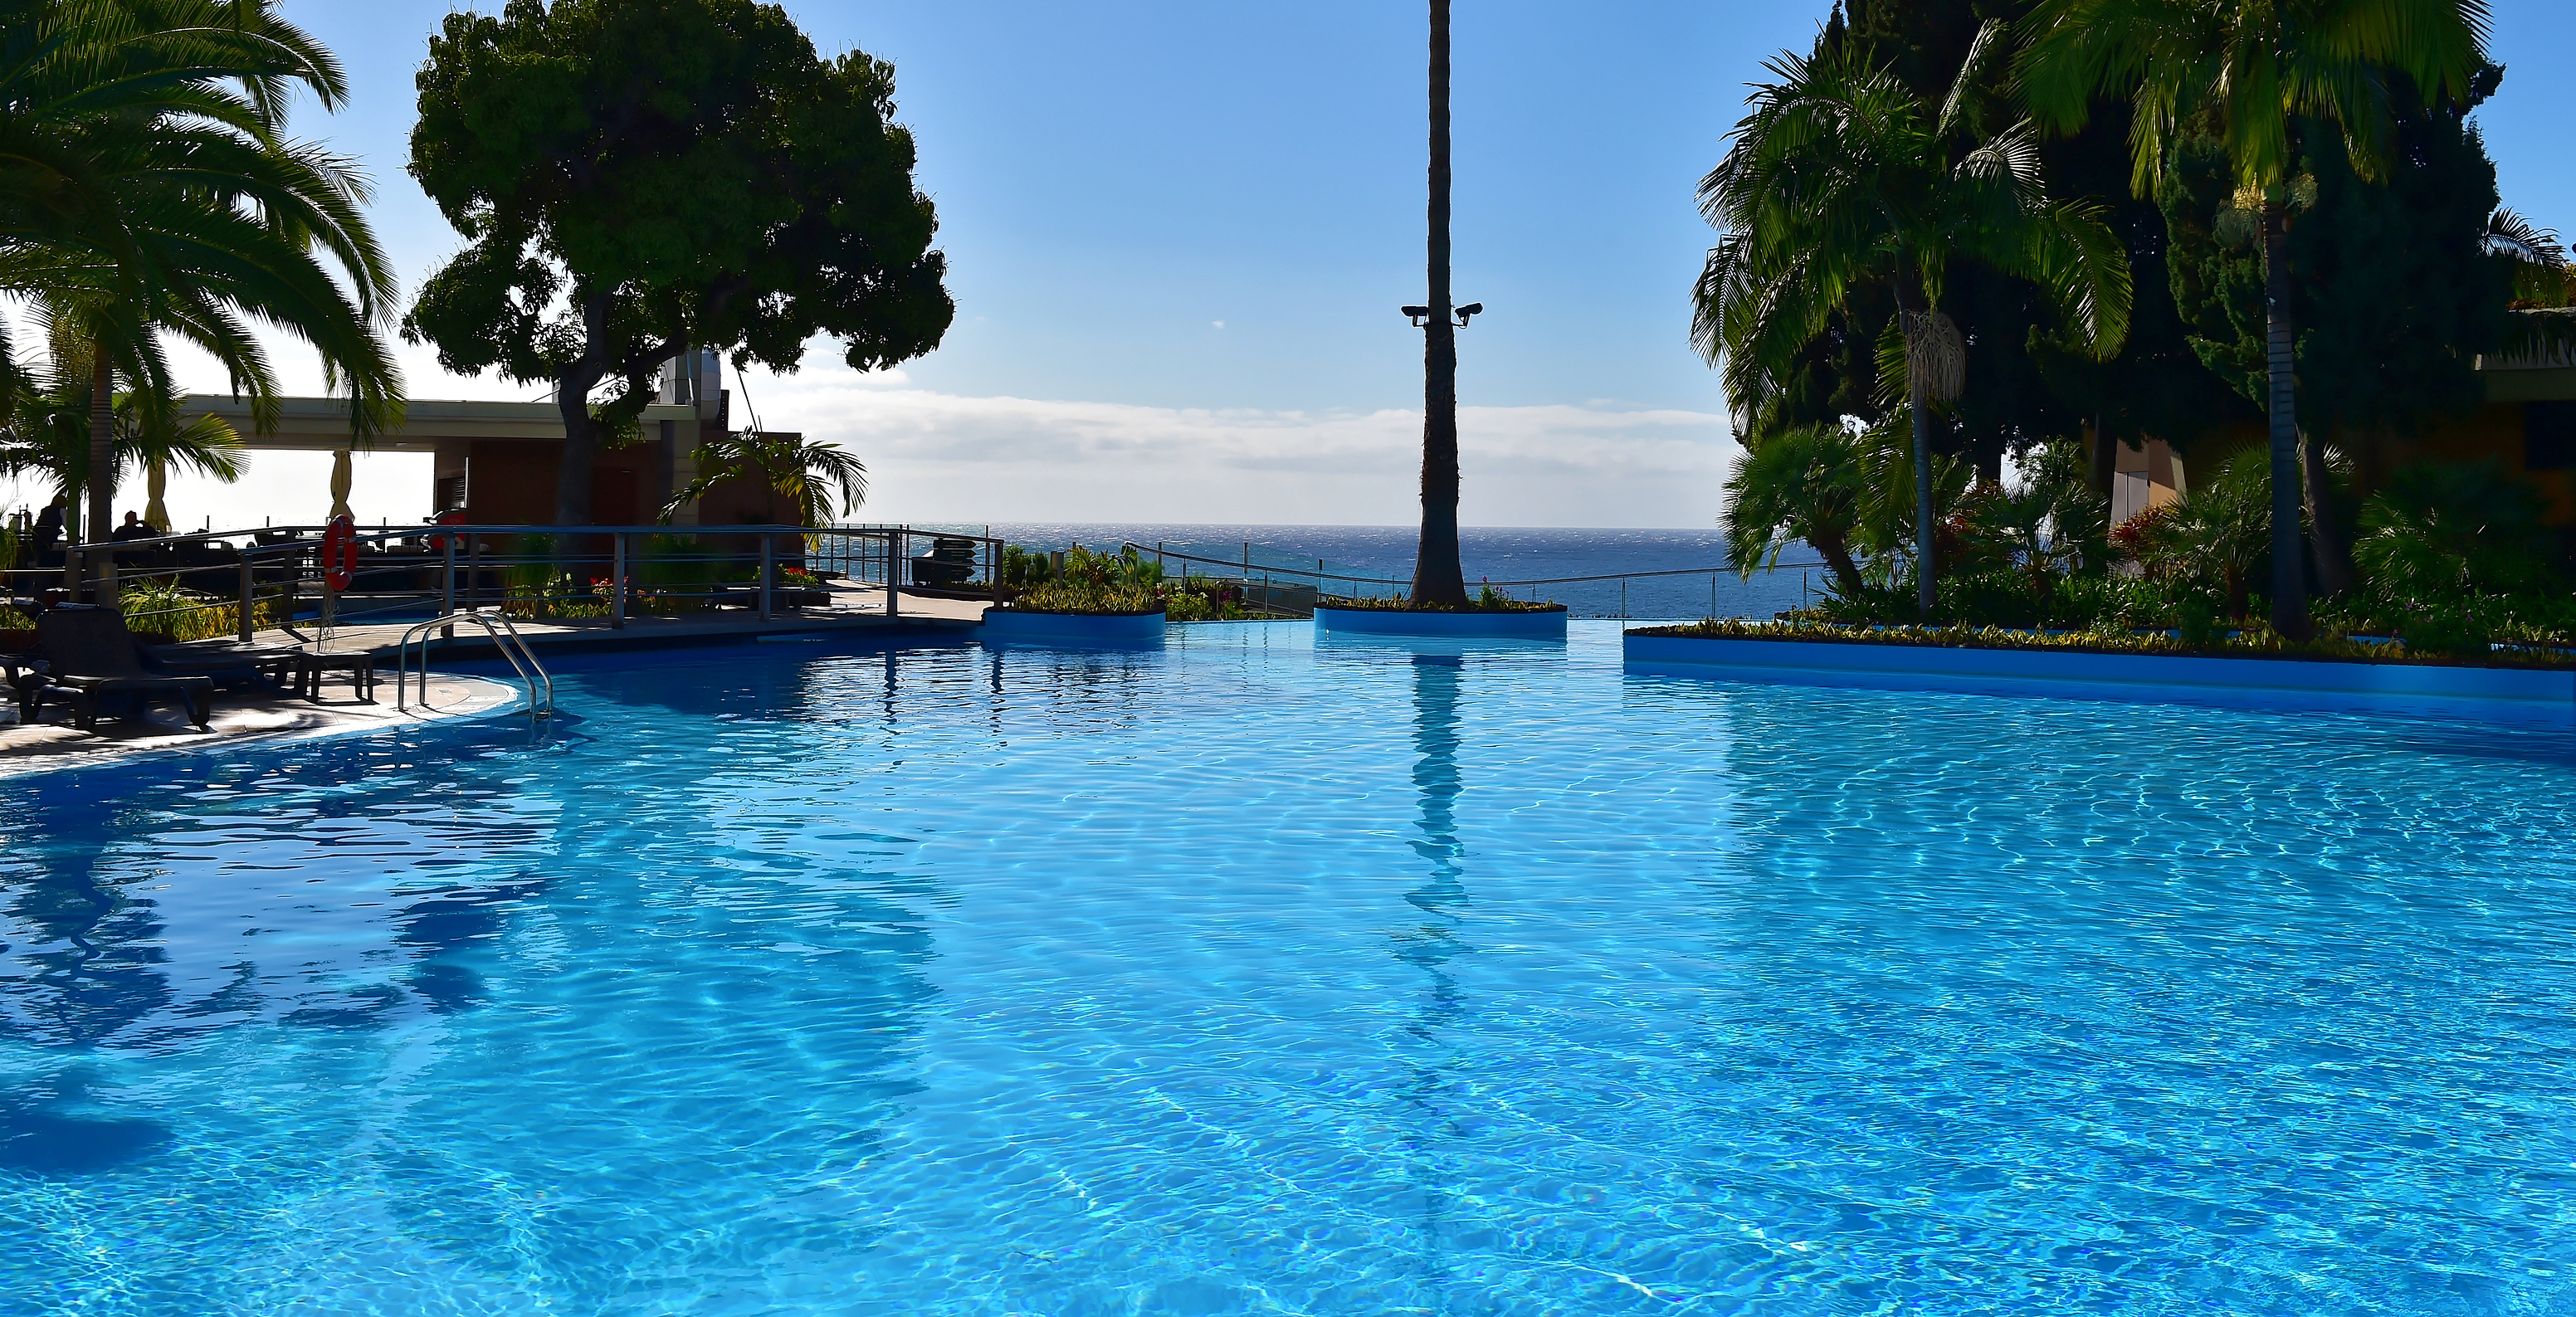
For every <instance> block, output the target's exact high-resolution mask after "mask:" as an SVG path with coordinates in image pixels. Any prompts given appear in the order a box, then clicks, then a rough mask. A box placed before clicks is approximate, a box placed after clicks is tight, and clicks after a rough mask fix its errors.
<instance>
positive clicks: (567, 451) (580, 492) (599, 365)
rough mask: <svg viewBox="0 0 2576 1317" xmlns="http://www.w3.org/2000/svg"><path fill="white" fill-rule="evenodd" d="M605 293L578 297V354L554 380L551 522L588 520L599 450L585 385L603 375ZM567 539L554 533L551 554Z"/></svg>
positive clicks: (562, 551) (564, 548)
mask: <svg viewBox="0 0 2576 1317" xmlns="http://www.w3.org/2000/svg"><path fill="white" fill-rule="evenodd" d="M608 311H609V306H608V298H606V297H605V296H602V295H598V294H592V295H590V296H587V297H584V298H583V299H582V301H581V320H582V332H583V341H582V353H581V359H580V360H578V361H575V362H573V363H572V365H570V366H569V367H566V368H565V370H564V373H563V374H562V375H561V376H559V377H558V378H557V379H556V380H555V411H556V412H557V413H558V414H560V415H561V416H562V417H563V427H564V441H563V457H562V460H561V462H560V463H559V464H558V465H557V467H556V469H555V524H556V525H557V526H587V525H589V524H590V465H591V458H592V457H593V456H594V455H595V454H597V452H598V451H599V435H598V432H597V430H596V428H595V427H593V426H592V425H591V423H590V391H591V390H592V389H595V388H598V387H599V382H600V381H601V380H603V379H606V378H608V365H609V362H608V355H609V345H608ZM569 544H570V541H569V540H568V539H567V538H566V537H565V536H564V535H562V534H560V533H559V534H557V535H556V536H555V558H556V560H557V561H558V562H560V561H562V560H563V559H564V557H565V555H566V554H567V553H569V552H570V549H569Z"/></svg>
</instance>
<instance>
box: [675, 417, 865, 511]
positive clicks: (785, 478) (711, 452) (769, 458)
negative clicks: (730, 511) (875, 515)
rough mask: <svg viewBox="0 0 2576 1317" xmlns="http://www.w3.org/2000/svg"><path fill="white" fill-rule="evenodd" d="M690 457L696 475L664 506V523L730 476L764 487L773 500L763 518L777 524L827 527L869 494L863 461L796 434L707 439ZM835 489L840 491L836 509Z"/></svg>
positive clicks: (753, 432)
mask: <svg viewBox="0 0 2576 1317" xmlns="http://www.w3.org/2000/svg"><path fill="white" fill-rule="evenodd" d="M690 456H691V460H692V461H694V462H695V463H696V465H697V470H698V474H697V478H696V479H694V480H691V481H690V482H689V483H688V484H687V485H684V486H682V487H681V488H680V489H679V490H678V491H677V492H675V493H673V494H672V495H671V498H670V501H669V502H667V503H664V504H663V505H662V520H664V521H669V520H670V519H671V518H672V517H673V516H674V515H676V514H677V513H678V512H679V510H680V509H681V508H683V507H685V506H687V505H689V504H691V503H694V502H696V501H697V500H699V499H702V498H705V497H706V496H707V494H708V493H709V492H710V491H712V490H713V489H715V487H716V486H718V485H720V484H723V483H725V482H726V481H729V480H740V481H746V482H749V483H751V484H754V485H757V486H759V487H760V489H761V490H762V492H763V494H764V496H765V497H766V498H767V500H768V506H767V510H766V512H765V513H764V518H765V519H766V520H767V522H768V523H769V524H770V525H772V526H778V525H786V524H790V523H793V524H795V525H798V526H828V525H830V524H831V523H832V518H833V517H835V516H837V515H839V513H842V512H851V511H855V510H857V508H858V506H859V504H861V503H862V502H865V501H866V500H867V496H868V469H867V467H866V466H864V465H862V464H861V463H860V462H859V459H857V458H856V457H853V456H851V455H850V454H849V453H847V452H844V451H843V450H842V449H841V448H840V447H839V446H838V445H834V444H826V443H815V442H812V441H809V440H806V439H803V438H801V437H798V436H794V435H770V434H763V433H761V432H760V431H757V430H743V431H739V432H736V433H733V434H728V435H725V436H724V437H723V438H720V439H711V440H708V441H707V442H705V443H702V444H700V445H698V447H697V450H696V451H695V452H694V453H692V454H691V455H690ZM835 491H837V492H838V493H839V495H840V505H839V508H838V510H837V511H836V510H835V509H834V506H833V498H832V496H833V494H834V492H835Z"/></svg>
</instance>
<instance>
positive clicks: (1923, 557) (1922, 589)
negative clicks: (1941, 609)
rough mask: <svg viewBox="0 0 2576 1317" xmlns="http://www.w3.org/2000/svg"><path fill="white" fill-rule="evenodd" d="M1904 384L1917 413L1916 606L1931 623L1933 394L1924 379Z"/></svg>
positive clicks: (1908, 406)
mask: <svg viewBox="0 0 2576 1317" xmlns="http://www.w3.org/2000/svg"><path fill="white" fill-rule="evenodd" d="M1906 374H1907V375H1908V376H1909V378H1908V379H1907V380H1906V382H1905V403H1906V409H1907V410H1908V411H1911V412H1913V413H1914V606H1915V607H1916V608H1918V609H1920V610H1921V611H1922V614H1923V620H1924V621H1926V622H1929V621H1931V620H1932V597H1933V594H1934V590H1933V581H1932V571H1933V564H1932V541H1933V535H1934V529H1935V527H1936V525H1937V523H1936V522H1935V521H1934V520H1933V515H1932V390H1931V388H1930V386H1929V385H1928V384H1927V383H1926V382H1925V381H1924V380H1921V379H1917V378H1911V377H1912V376H1913V375H1914V374H1915V372H1913V371H1907V372H1906Z"/></svg>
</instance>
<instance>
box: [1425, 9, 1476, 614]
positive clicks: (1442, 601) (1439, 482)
mask: <svg viewBox="0 0 2576 1317" xmlns="http://www.w3.org/2000/svg"><path fill="white" fill-rule="evenodd" d="M1430 229H1431V242H1430V262H1429V264H1430V275H1431V297H1430V304H1431V323H1430V324H1429V325H1427V326H1425V327H1424V334H1423V348H1422V540H1421V543H1420V545H1419V546H1418V547H1417V548H1416V549H1415V550H1414V557H1413V605H1414V607H1416V608H1420V607H1423V606H1426V605H1443V606H1447V607H1451V608H1457V607H1461V606H1464V605H1465V604H1466V602H1467V574H1466V569H1465V568H1464V567H1463V566H1461V565H1460V563H1459V561H1458V327H1457V325H1456V323H1455V322H1454V320H1453V318H1452V315H1451V310H1450V292H1449V0H1431V205H1430Z"/></svg>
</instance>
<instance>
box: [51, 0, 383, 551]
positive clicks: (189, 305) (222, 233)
mask: <svg viewBox="0 0 2576 1317" xmlns="http://www.w3.org/2000/svg"><path fill="white" fill-rule="evenodd" d="M297 88H301V89H303V90H306V91H309V92H311V93H312V94H313V95H314V96H315V98H316V99H317V100H318V101H319V102H320V103H321V104H322V105H323V107H324V108H325V109H330V108H333V107H335V106H336V105H337V104H338V102H339V101H340V100H341V99H342V98H343V97H344V96H345V95H346V84H345V79H344V78H343V77H342V75H341V72H340V69H339V66H338V64H337V63H336V61H334V60H333V59H332V57H331V54H330V52H329V51H327V50H325V49H323V48H322V47H321V46H320V44H319V43H317V42H315V41H313V39H312V38H311V37H310V36H308V35H307V34H305V33H304V32H303V31H302V30H300V29H298V28H296V27H295V26H294V25H293V24H290V23H288V22H286V21H285V20H284V19H282V18H280V17H278V16H277V14H276V13H275V12H274V9H273V6H272V4H271V3H269V0H0V292H8V293H14V294H17V295H20V296H23V297H27V298H30V299H32V300H34V301H36V302H37V303H38V304H40V305H41V306H42V307H43V309H44V312H45V315H46V317H47V319H48V320H49V321H50V322H51V323H52V324H53V325H54V326H55V327H56V328H57V329H64V328H69V329H70V330H71V331H72V332H76V333H77V334H79V335H80V336H81V337H83V338H85V339H86V340H87V341H88V343H89V345H90V348H89V351H88V352H87V354H86V355H87V360H88V363H89V367H90V371H91V380H90V388H89V390H88V394H89V398H90V406H91V411H90V418H89V447H90V454H89V461H88V463H87V464H86V465H87V468H88V469H89V470H91V471H95V472H98V473H99V478H98V479H95V480H91V481H90V482H89V485H88V493H89V505H90V515H89V518H88V521H89V525H88V527H87V533H88V536H89V538H91V539H92V540H99V539H105V538H106V537H107V536H108V534H109V532H110V531H111V530H112V529H113V525H112V519H111V515H110V514H111V510H112V509H113V507H114V498H115V490H114V472H115V467H116V462H115V458H114V450H115V446H116V439H115V432H116V421H115V415H114V407H113V397H114V392H115V391H114V388H113V378H114V377H115V376H116V375H120V374H121V375H123V376H124V377H125V378H126V379H127V380H128V381H129V382H130V383H131V384H132V385H133V386H134V387H133V390H132V392H133V393H134V394H136V395H137V396H138V398H139V404H138V405H140V406H141V407H143V408H144V409H145V410H147V411H153V410H157V409H166V408H167V407H168V406H169V405H170V400H171V399H172V397H173V395H174V390H173V388H172V386H171V382H170V375H169V368H168V363H167V361H166V360H165V359H164V357H163V353H162V339H163V337H164V336H165V335H166V336H175V337H177V338H179V339H180V340H182V341H185V342H188V343H191V344H194V345H195V346H197V347H199V348H202V349H204V350H206V351H207V352H209V353H211V354H212V355H213V356H214V357H215V358H216V359H217V360H218V361H220V362H221V363H223V365H224V367H225V369H226V370H227V371H228V372H229V374H230V375H231V378H232V382H233V386H234V388H235V389H236V390H239V391H244V392H248V393H249V394H250V395H251V398H252V401H253V415H254V417H255V418H259V419H260V420H262V421H263V423H264V422H265V421H266V420H267V419H268V418H271V417H273V416H274V414H275V403H274V399H275V396H276V383H275V377H274V374H273V372H272V370H271V368H270V365H269V362H268V359H267V356H266V354H265V352H264V351H263V350H262V348H261V346H260V344H259V342H258V340H257V339H256V338H255V337H253V335H252V333H251V330H250V322H252V321H260V322H265V323H267V324H269V325H271V326H273V327H277V328H281V329H284V330H286V331H287V332H289V333H291V334H295V335H297V336H299V337H302V338H304V339H305V340H306V341H307V342H309V343H311V344H312V345H313V346H314V347H315V348H316V349H317V350H319V352H320V353H321V356H322V359H323V364H324V368H325V371H326V373H327V375H328V376H329V377H330V378H331V379H332V380H333V381H334V383H335V384H336V385H345V386H346V387H347V388H348V389H349V390H350V392H351V394H352V397H353V401H354V405H353V407H352V409H351V414H352V424H353V435H352V437H353V439H355V438H363V437H364V436H365V435H366V434H369V433H372V432H374V431H375V430H376V429H379V428H381V427H382V426H383V425H385V424H387V423H389V421H390V420H391V418H392V417H393V416H394V415H395V414H396V413H397V412H398V411H399V408H400V406H401V379H400V375H399V374H398V372H397V371H396V369H395V367H394V365H393V362H392V359H391V357H390V356H389V355H388V354H387V353H386V351H385V348H384V344H383V341H382V339H381V338H380V337H379V336H378V334H377V332H376V328H377V324H378V321H379V318H380V316H381V315H382V314H383V312H384V310H385V309H386V308H387V307H388V306H389V304H390V298H391V295H392V288H393V281H392V275H391V273H390V268H389V266H388V265H387V263H386V261H385V257H384V253H383V252H382V250H381V249H380V248H379V247H378V246H377V244H376V241H375V238H374V236H373V235H372V234H371V233H370V232H369V230H368V227H367V224H366V219H365V215H364V213H363V212H362V211H361V209H360V206H361V204H362V203H363V201H364V200H365V198H366V185H365V181H364V180H363V179H362V178H361V177H360V176H359V175H358V174H357V173H356V172H355V171H354V170H353V169H351V168H350V167H349V166H348V165H347V164H346V163H345V162H343V161H341V160H339V159H337V158H335V157H332V156H330V155H328V154H327V153H324V152H322V151H320V150H318V149H316V148H314V147H311V146H308V145H303V144H299V143H294V142H290V141H288V140H286V139H285V138H284V136H283V130H284V121H285V111H286V105H287V101H288V99H289V94H290V93H291V92H292V91H293V90H294V89H297ZM326 261H327V264H326ZM335 268H336V270H337V272H338V276H339V277H338V278H336V279H335V278H334V274H333V270H334V269H335ZM166 420H167V418H166V417H163V418H159V419H157V420H155V421H153V422H152V423H151V424H153V425H161V424H163V423H165V422H166Z"/></svg>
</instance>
